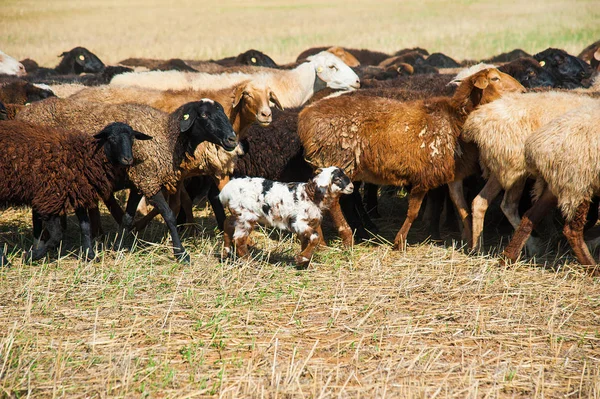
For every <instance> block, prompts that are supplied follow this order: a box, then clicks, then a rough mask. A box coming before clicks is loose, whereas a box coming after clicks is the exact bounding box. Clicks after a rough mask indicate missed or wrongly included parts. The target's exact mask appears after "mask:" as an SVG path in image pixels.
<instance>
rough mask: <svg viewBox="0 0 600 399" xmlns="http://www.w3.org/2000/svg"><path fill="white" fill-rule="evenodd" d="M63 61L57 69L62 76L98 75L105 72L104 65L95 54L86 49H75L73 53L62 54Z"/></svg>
mask: <svg viewBox="0 0 600 399" xmlns="http://www.w3.org/2000/svg"><path fill="white" fill-rule="evenodd" d="M59 57H62V61H61V62H60V64H58V66H57V67H56V71H57V72H58V73H61V74H68V73H74V74H77V75H79V74H81V73H84V72H87V73H98V72H102V71H103V70H104V63H103V62H102V61H100V58H98V57H97V56H96V55H95V54H94V53H92V52H91V51H89V50H88V49H86V48H85V47H75V48H74V49H72V50H71V51H65V52H64V53H62V54H60V55H59Z"/></svg>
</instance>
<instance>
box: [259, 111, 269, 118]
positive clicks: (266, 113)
mask: <svg viewBox="0 0 600 399" xmlns="http://www.w3.org/2000/svg"><path fill="white" fill-rule="evenodd" d="M260 116H262V117H263V118H270V117H271V109H268V110H262V111H260Z"/></svg>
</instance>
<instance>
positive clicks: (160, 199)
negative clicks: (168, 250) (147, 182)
mask: <svg viewBox="0 0 600 399" xmlns="http://www.w3.org/2000/svg"><path fill="white" fill-rule="evenodd" d="M152 203H153V205H154V206H155V207H157V208H158V210H159V212H160V214H161V216H162V217H163V219H164V220H165V223H166V224H167V227H168V228H169V231H170V232H171V240H172V241H173V252H174V254H175V257H176V258H177V260H178V261H180V262H182V263H189V262H190V255H189V254H188V253H187V251H186V250H185V248H184V247H183V244H181V240H180V239H179V233H178V232H177V220H176V219H175V215H174V214H173V211H172V210H171V208H169V204H167V200H165V197H164V195H163V193H162V192H161V191H159V192H158V193H156V194H154V195H153V196H152Z"/></svg>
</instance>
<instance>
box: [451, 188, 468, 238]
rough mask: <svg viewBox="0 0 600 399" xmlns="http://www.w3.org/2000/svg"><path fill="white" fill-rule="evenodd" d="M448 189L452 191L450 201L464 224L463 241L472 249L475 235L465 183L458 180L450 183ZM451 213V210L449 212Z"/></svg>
mask: <svg viewBox="0 0 600 399" xmlns="http://www.w3.org/2000/svg"><path fill="white" fill-rule="evenodd" d="M448 189H449V191H450V199H452V202H453V203H454V206H455V207H456V211H457V212H458V216H459V217H460V220H461V221H462V224H463V231H462V239H463V241H466V242H468V244H469V247H472V243H471V238H472V237H473V234H472V232H471V223H472V221H471V215H469V206H468V205H467V200H465V193H464V190H463V181H462V180H457V181H453V182H451V183H448ZM448 211H450V210H448Z"/></svg>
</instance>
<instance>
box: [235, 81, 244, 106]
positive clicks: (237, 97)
mask: <svg viewBox="0 0 600 399" xmlns="http://www.w3.org/2000/svg"><path fill="white" fill-rule="evenodd" d="M244 94H246V86H238V87H237V88H236V89H235V92H234V94H233V108H235V107H237V106H238V104H239V103H240V101H242V98H243V97H244Z"/></svg>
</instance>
